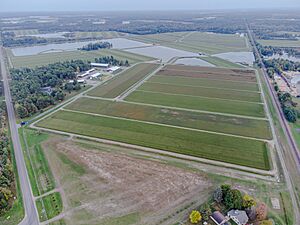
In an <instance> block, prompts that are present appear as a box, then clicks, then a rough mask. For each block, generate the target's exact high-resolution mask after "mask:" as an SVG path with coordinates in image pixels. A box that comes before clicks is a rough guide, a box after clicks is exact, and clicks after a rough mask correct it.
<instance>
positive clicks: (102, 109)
mask: <svg viewBox="0 0 300 225" xmlns="http://www.w3.org/2000/svg"><path fill="white" fill-rule="evenodd" d="M66 109H68V110H74V111H80V112H86V113H95V114H101V115H106V116H113V117H120V118H126V119H132V120H139V121H146V122H154V123H159V124H166V125H172V126H178V127H186V128H192V129H198V130H206V131H213V132H220V133H227V134H234V135H241V136H246V137H254V138H261V139H272V135H271V133H270V127H269V122H268V121H266V120H256V119H247V118H238V117H232V116H222V115H214V114H208V113H200V112H189V111H184V110H175V109H168V108H163V107H152V106H146V105H139V104H131V103H127V102H114V101H108V100H100V99H91V98H85V97H84V98H80V99H78V100H76V101H75V102H73V103H72V104H70V105H68V106H67V107H66Z"/></svg>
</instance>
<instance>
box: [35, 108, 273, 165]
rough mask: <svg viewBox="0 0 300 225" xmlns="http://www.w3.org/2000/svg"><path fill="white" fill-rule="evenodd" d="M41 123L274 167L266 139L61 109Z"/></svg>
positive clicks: (179, 150) (242, 162)
mask: <svg viewBox="0 0 300 225" xmlns="http://www.w3.org/2000/svg"><path fill="white" fill-rule="evenodd" d="M37 126H39V127H44V128H49V129H54V130H60V131H65V132H71V133H75V134H81V135H86V136H90V137H96V138H103V139H108V140H113V141H118V142H124V143H129V144H134V145H139V146H145V147H151V148H155V149H161V150H165V151H170V152H175V153H180V154H185V155H190V156H195V157H201V158H206V159H211V160H217V161H222V162H227V163H232V164H237V165H242V166H248V167H252V168H258V169H263V170H269V169H270V163H269V159H268V149H267V146H266V143H265V142H263V141H256V140H249V139H244V138H238V137H229V136H225V135H217V134H209V133H204V132H198V131H191V130H184V129H180V128H171V127H166V126H160V125H152V124H145V123H140V122H135V121H126V120H123V119H115V118H105V117H101V116H92V115H86V114H82V113H75V112H66V111H59V112H58V113H55V114H53V115H51V116H50V117H49V118H47V119H44V120H42V121H40V122H39V123H38V124H37Z"/></svg>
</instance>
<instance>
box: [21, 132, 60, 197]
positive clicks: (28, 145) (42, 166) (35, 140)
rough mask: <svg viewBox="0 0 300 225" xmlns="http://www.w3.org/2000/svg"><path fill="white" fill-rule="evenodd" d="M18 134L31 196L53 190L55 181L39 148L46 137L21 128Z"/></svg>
mask: <svg viewBox="0 0 300 225" xmlns="http://www.w3.org/2000/svg"><path fill="white" fill-rule="evenodd" d="M19 133H20V139H21V144H22V148H23V151H24V156H25V162H26V166H27V170H28V174H29V179H30V183H31V187H32V192H33V195H34V196H39V195H41V194H44V193H46V192H48V191H51V190H52V189H54V188H55V181H54V178H53V175H52V173H51V170H50V168H49V165H48V161H47V159H46V158H45V155H44V152H43V149H42V146H41V143H42V142H43V141H45V140H46V139H47V138H48V135H47V134H44V133H41V134H40V133H38V132H37V131H36V130H31V129H26V128H21V129H20V130H19Z"/></svg>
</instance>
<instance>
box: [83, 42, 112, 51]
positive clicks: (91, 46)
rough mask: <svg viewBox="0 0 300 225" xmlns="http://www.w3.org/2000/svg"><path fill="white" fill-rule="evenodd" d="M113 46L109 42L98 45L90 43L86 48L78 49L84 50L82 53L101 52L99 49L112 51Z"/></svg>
mask: <svg viewBox="0 0 300 225" xmlns="http://www.w3.org/2000/svg"><path fill="white" fill-rule="evenodd" d="M112 47H113V45H112V44H111V43H109V42H107V41H105V42H97V43H89V44H87V45H85V46H83V47H82V48H78V50H82V51H95V50H99V49H104V48H106V49H110V48H112Z"/></svg>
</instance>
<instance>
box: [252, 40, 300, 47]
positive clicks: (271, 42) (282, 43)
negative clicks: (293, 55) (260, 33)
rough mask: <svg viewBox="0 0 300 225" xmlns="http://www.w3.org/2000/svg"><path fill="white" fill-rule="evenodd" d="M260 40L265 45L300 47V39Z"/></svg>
mask: <svg viewBox="0 0 300 225" xmlns="http://www.w3.org/2000/svg"><path fill="white" fill-rule="evenodd" d="M258 42H259V43H260V44H262V45H265V46H274V47H286V48H293V47H294V48H299V47H300V40H295V41H293V40H258Z"/></svg>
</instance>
